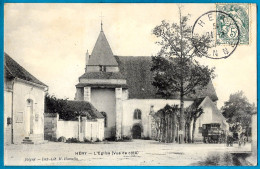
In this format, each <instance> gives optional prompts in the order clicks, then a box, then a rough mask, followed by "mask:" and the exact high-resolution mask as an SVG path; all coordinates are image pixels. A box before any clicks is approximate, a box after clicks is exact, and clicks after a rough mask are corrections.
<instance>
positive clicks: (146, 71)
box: [75, 24, 226, 138]
mask: <svg viewBox="0 0 260 169" xmlns="http://www.w3.org/2000/svg"><path fill="white" fill-rule="evenodd" d="M85 61H86V67H85V73H84V74H83V75H82V76H80V77H79V83H78V84H76V94H75V100H84V101H88V102H91V103H92V104H93V105H94V107H95V108H97V110H98V111H100V112H101V113H102V114H103V116H104V117H105V124H104V125H105V133H104V137H105V138H110V137H114V136H115V137H117V138H121V137H122V136H132V137H133V138H143V137H150V138H152V137H153V131H152V130H153V129H152V125H151V124H152V117H151V115H150V114H151V112H152V111H157V110H159V109H161V108H163V107H164V106H165V105H166V104H170V105H173V104H177V105H179V103H180V101H179V97H172V98H171V99H164V98H162V97H161V96H158V95H156V88H155V87H154V86H153V85H152V81H153V74H152V72H151V71H150V69H151V65H152V58H151V57H148V56H137V57H136V56H135V57H133V56H116V55H114V54H113V52H112V49H111V47H110V45H109V43H108V40H107V38H106V36H105V34H104V31H103V28H102V24H101V31H100V33H99V36H98V39H97V41H96V44H95V46H94V49H93V50H92V53H91V55H89V53H88V52H87V53H86V60H85ZM196 98H200V100H201V101H200V103H199V104H198V106H201V107H203V109H204V112H205V113H204V114H203V115H202V116H201V117H200V118H199V119H198V120H197V128H196V132H195V136H196V137H198V138H199V137H202V135H201V133H200V128H201V127H202V124H205V123H213V122H219V123H221V125H222V126H225V125H226V122H225V118H224V117H223V116H222V114H221V113H220V111H219V110H218V109H217V107H216V102H217V100H218V97H217V95H216V92H215V89H214V86H213V84H212V82H211V81H210V82H209V84H208V85H207V86H206V87H204V88H203V89H200V90H197V92H196V94H195V95H194V96H190V97H187V98H185V102H184V106H185V107H187V106H189V105H191V104H193V103H194V100H195V99H196Z"/></svg>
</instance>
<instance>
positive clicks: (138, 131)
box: [132, 124, 142, 139]
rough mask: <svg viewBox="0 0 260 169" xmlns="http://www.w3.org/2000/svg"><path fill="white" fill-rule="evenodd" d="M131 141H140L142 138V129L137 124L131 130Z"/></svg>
mask: <svg viewBox="0 0 260 169" xmlns="http://www.w3.org/2000/svg"><path fill="white" fill-rule="evenodd" d="M132 132H133V139H141V136H142V128H141V126H140V125H139V124H135V125H134V126H133V129H132Z"/></svg>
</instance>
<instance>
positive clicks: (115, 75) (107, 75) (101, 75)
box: [79, 72, 124, 79]
mask: <svg viewBox="0 0 260 169" xmlns="http://www.w3.org/2000/svg"><path fill="white" fill-rule="evenodd" d="M79 78H86V79H124V76H123V75H122V74H121V73H120V72H87V73H84V74H83V75H82V76H80V77H79Z"/></svg>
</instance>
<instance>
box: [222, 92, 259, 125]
mask: <svg viewBox="0 0 260 169" xmlns="http://www.w3.org/2000/svg"><path fill="white" fill-rule="evenodd" d="M221 111H222V112H223V116H224V117H225V118H226V119H227V122H228V123H230V124H235V123H240V124H241V125H242V127H243V128H247V129H248V127H249V126H250V124H251V114H252V113H254V112H255V111H256V107H255V105H254V104H250V103H249V101H248V99H247V98H246V96H245V95H244V93H243V91H238V92H236V93H234V94H231V95H230V96H229V100H228V101H226V102H225V103H224V106H223V107H222V108H221Z"/></svg>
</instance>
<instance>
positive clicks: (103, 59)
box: [87, 22, 118, 66]
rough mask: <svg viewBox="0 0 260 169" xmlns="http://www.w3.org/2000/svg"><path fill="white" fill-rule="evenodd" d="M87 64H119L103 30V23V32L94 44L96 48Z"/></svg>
mask: <svg viewBox="0 0 260 169" xmlns="http://www.w3.org/2000/svg"><path fill="white" fill-rule="evenodd" d="M101 23H102V22H101ZM87 65H89V66H99V65H104V66H118V63H117V61H116V59H115V57H114V54H113V52H112V50H111V48H110V45H109V43H108V41H107V38H106V36H105V34H104V32H103V30H102V25H101V32H100V33H99V36H98V39H97V42H96V44H95V46H94V49H93V50H92V53H91V57H90V58H89V61H88V64H87Z"/></svg>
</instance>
